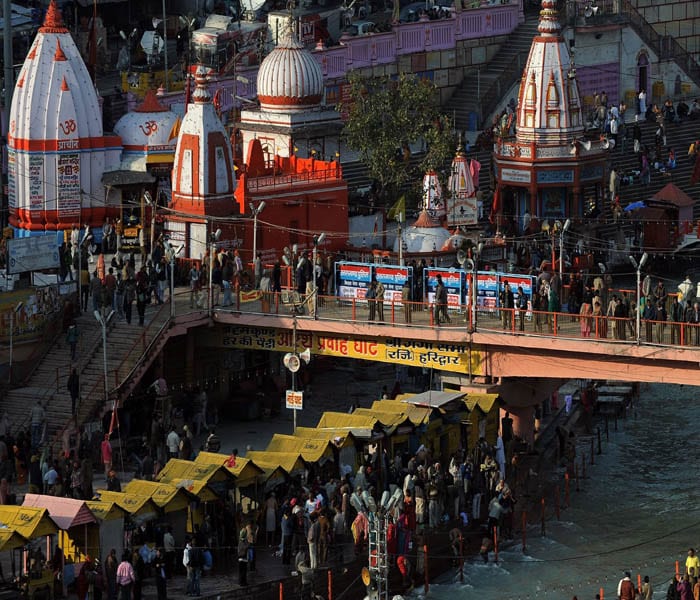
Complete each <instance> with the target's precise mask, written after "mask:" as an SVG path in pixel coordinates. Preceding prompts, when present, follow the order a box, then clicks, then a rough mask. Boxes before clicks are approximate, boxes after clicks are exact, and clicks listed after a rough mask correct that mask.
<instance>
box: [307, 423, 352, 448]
mask: <svg viewBox="0 0 700 600" xmlns="http://www.w3.org/2000/svg"><path fill="white" fill-rule="evenodd" d="M294 435H295V436H296V437H301V438H311V439H315V440H328V441H329V442H331V444H333V445H334V446H335V447H336V448H338V449H339V450H342V449H343V448H347V447H348V446H356V445H357V438H356V437H355V435H354V434H353V433H352V431H348V430H345V429H343V430H338V429H316V428H315V427H297V428H296V431H295V432H294Z"/></svg>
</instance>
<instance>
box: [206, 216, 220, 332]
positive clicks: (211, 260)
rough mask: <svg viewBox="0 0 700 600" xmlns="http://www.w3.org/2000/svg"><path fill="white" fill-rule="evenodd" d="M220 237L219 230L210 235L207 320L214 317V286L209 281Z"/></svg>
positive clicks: (212, 273)
mask: <svg viewBox="0 0 700 600" xmlns="http://www.w3.org/2000/svg"><path fill="white" fill-rule="evenodd" d="M220 237H221V229H217V230H216V231H215V232H213V233H212V234H211V243H210V244H209V318H211V317H213V316H214V305H213V302H214V286H213V285H212V283H211V279H212V277H213V275H214V253H215V252H216V242H218V241H219V238H220Z"/></svg>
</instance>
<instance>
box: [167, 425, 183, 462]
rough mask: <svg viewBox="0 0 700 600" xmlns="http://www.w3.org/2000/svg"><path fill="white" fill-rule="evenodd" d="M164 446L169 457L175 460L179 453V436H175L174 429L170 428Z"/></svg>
mask: <svg viewBox="0 0 700 600" xmlns="http://www.w3.org/2000/svg"><path fill="white" fill-rule="evenodd" d="M165 445H166V446H167V447H168V455H169V457H170V458H177V456H178V453H179V451H180V436H179V435H178V434H177V432H176V431H175V428H174V427H171V428H170V433H169V434H168V437H167V438H166V440H165Z"/></svg>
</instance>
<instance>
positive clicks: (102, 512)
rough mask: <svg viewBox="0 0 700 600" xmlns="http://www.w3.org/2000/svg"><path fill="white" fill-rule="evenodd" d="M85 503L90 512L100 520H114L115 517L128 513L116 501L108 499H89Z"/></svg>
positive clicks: (121, 516)
mask: <svg viewBox="0 0 700 600" xmlns="http://www.w3.org/2000/svg"><path fill="white" fill-rule="evenodd" d="M85 504H87V507H88V508H89V509H90V512H91V513H92V514H93V515H95V518H96V519H97V520H98V521H112V520H114V519H119V518H123V517H124V516H126V514H127V511H126V510H124V509H123V508H122V507H121V506H119V505H118V504H117V503H116V502H111V501H107V500H87V501H86V502H85Z"/></svg>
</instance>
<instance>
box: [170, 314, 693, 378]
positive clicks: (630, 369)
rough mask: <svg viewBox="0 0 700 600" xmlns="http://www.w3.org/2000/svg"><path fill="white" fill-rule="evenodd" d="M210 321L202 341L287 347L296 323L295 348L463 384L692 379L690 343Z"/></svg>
mask: <svg viewBox="0 0 700 600" xmlns="http://www.w3.org/2000/svg"><path fill="white" fill-rule="evenodd" d="M179 319H180V318H178V320H179ZM213 322H214V324H215V326H214V327H210V328H205V330H204V333H202V335H204V336H205V338H206V341H205V343H206V345H208V346H211V345H214V346H218V347H220V348H228V349H233V348H241V349H246V348H247V349H258V350H272V351H279V352H290V351H292V340H293V338H294V330H295V329H296V342H297V347H296V350H297V351H299V352H301V351H303V350H304V349H305V348H310V350H311V354H312V355H319V356H334V357H342V358H353V359H360V360H375V361H382V362H390V363H394V364H403V365H409V366H417V367H428V368H433V369H437V370H440V371H444V372H447V373H451V374H455V375H459V377H460V380H461V381H463V382H464V385H468V384H469V380H470V379H471V381H472V383H474V382H477V383H478V382H482V383H484V382H494V381H498V380H500V379H502V378H511V377H518V378H520V377H527V378H544V379H558V380H561V379H615V380H619V381H630V382H662V383H672V384H685V385H700V348H697V347H677V346H663V345H647V344H639V345H637V344H635V343H630V342H618V341H613V340H606V341H602V340H596V339H591V338H586V339H577V338H568V337H564V336H562V335H561V334H560V335H559V336H557V337H552V336H540V335H538V336H534V335H528V334H519V333H511V332H495V331H489V330H481V329H479V328H478V326H477V330H476V331H475V332H473V333H469V331H468V330H467V328H466V327H429V326H411V327H406V326H402V325H401V324H377V323H368V322H366V321H340V320H330V319H324V318H322V317H321V318H318V319H314V318H311V317H296V318H295V317H293V316H288V315H278V314H269V313H258V312H242V311H239V312H233V311H226V310H216V311H214V314H213Z"/></svg>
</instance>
